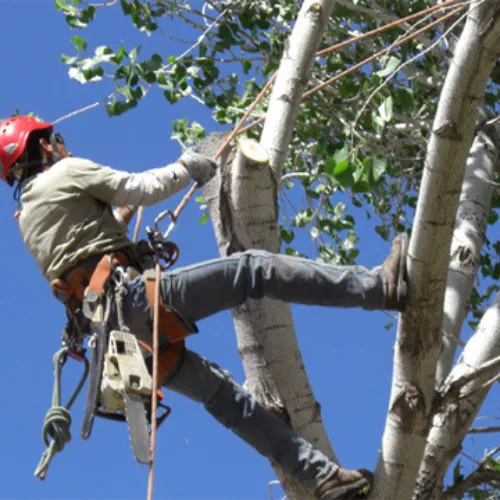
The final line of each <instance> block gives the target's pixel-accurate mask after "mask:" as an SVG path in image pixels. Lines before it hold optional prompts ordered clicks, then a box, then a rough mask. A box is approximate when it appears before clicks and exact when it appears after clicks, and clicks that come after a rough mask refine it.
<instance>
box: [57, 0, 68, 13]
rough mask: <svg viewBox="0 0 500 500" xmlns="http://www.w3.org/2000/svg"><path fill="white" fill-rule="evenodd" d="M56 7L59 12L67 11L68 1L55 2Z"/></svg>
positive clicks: (58, 0)
mask: <svg viewBox="0 0 500 500" xmlns="http://www.w3.org/2000/svg"><path fill="white" fill-rule="evenodd" d="M55 6H56V9H57V10H62V11H63V12H64V11H66V10H67V9H68V7H69V5H68V2H66V0H55Z"/></svg>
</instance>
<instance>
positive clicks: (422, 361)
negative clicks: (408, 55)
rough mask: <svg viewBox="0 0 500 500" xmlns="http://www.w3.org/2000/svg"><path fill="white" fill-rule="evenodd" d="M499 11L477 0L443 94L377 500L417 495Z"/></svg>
mask: <svg viewBox="0 0 500 500" xmlns="http://www.w3.org/2000/svg"><path fill="white" fill-rule="evenodd" d="M499 16H500V12H499V7H498V4H497V3H479V2H474V3H473V4H472V6H471V9H470V11H469V15H468V18H467V21H466V24H465V27H464V30H463V32H462V35H461V37H460V41H459V43H458V45H457V48H456V53H455V56H454V58H453V63H452V64H451V66H450V70H449V72H448V74H447V76H446V80H445V83H444V87H443V91H442V94H441V98H440V100H439V105H438V110H437V114H436V118H435V121H434V125H433V131H432V134H431V137H430V141H429V145H428V150H427V155H426V160H425V169H424V174H423V178H422V183H421V187H420V196H419V203H418V206H417V211H416V214H415V224H414V227H413V233H412V238H411V241H410V249H409V256H408V275H409V299H408V307H407V310H406V312H405V313H404V314H403V315H402V316H401V319H400V322H399V326H398V335H397V341H396V346H395V353H394V354H395V356H394V371H393V384H392V390H391V396H390V405H389V413H388V417H387V422H386V428H385V431H384V436H383V441H382V451H381V455H380V458H379V462H378V465H377V471H376V472H377V474H376V480H375V485H374V491H373V497H374V498H384V500H389V499H395V500H406V499H410V498H411V497H412V495H413V490H414V485H415V480H416V477H417V473H418V470H419V466H420V462H421V460H422V456H423V451H424V447H425V443H426V436H427V433H428V430H429V425H430V418H431V415H432V412H433V408H434V403H435V373H436V364H437V360H438V358H439V355H440V351H441V338H442V332H441V330H442V324H443V304H444V292H445V286H446V275H447V269H448V262H449V251H450V244H451V237H452V231H453V225H454V222H455V218H456V213H457V206H458V201H459V196H460V192H461V189H460V188H461V185H462V183H463V179H464V171H465V165H466V159H467V154H468V151H469V149H470V147H471V144H472V140H473V137H474V127H475V122H476V117H477V111H478V106H479V104H480V102H481V99H482V96H483V93H484V88H485V86H486V83H487V80H488V77H489V75H490V73H491V69H492V66H493V64H494V62H495V61H496V58H497V56H498V43H499V41H500V36H499V35H500V22H499V21H498V17H499Z"/></svg>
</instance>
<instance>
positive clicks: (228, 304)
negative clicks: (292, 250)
mask: <svg viewBox="0 0 500 500" xmlns="http://www.w3.org/2000/svg"><path fill="white" fill-rule="evenodd" d="M0 166H1V173H0V177H1V178H2V179H3V180H4V181H6V182H7V183H8V184H9V185H11V186H12V185H16V189H15V197H16V198H17V199H18V201H19V214H18V221H19V228H20V232H21V236H22V238H23V240H24V242H25V244H26V246H27V247H28V249H29V250H30V252H31V254H32V255H33V257H34V258H35V260H36V262H37V263H38V265H39V267H40V269H41V270H42V273H43V274H44V276H45V277H46V278H47V279H48V280H49V281H50V282H51V284H52V286H53V288H54V292H55V294H56V296H58V297H59V298H62V300H63V301H64V302H65V304H66V306H67V307H69V308H70V309H71V308H73V312H74V313H75V314H76V307H74V306H72V303H71V301H70V300H69V299H68V295H67V294H66V295H65V293H66V292H67V289H69V290H70V291H72V292H74V291H75V289H76V288H78V287H80V289H79V293H81V294H82V295H83V290H84V288H83V285H81V281H82V280H81V275H82V274H81V273H82V272H84V273H85V272H87V271H88V270H89V269H90V276H89V278H91V277H92V274H93V272H94V269H95V266H96V263H97V262H98V261H100V259H101V256H102V255H105V254H109V253H111V252H122V253H123V254H125V255H128V257H127V258H128V263H129V264H130V261H131V260H133V258H134V257H133V256H132V254H133V252H134V248H135V247H134V245H133V243H132V242H131V241H130V240H129V238H128V237H127V232H126V223H127V222H128V221H129V220H130V218H131V217H132V215H133V212H134V210H135V209H134V207H137V206H139V205H145V206H148V205H152V204H154V203H158V202H160V201H162V200H164V199H166V198H168V197H169V196H171V195H173V194H174V193H176V192H177V191H179V190H181V189H183V188H185V187H186V186H187V185H188V183H189V182H190V180H191V179H192V180H195V181H196V182H198V183H199V184H200V185H201V184H204V183H205V182H207V181H209V180H210V179H211V178H212V177H213V176H214V174H215V167H216V164H215V163H214V162H212V161H211V160H210V159H208V158H206V157H204V156H202V155H199V154H196V153H194V152H192V151H187V152H186V153H184V154H183V155H182V156H181V158H180V160H179V162H178V163H175V164H172V165H168V166H166V167H163V168H158V169H154V170H149V171H146V172H143V173H138V174H129V173H125V172H120V171H116V170H113V169H111V168H109V167H103V166H100V165H98V164H95V163H93V162H91V161H89V160H84V159H79V158H73V157H72V156H71V155H70V154H69V153H68V151H67V150H66V147H65V145H64V141H63V140H62V137H61V136H60V135H59V134H54V132H53V127H52V126H51V125H50V124H49V123H46V122H43V121H40V120H38V119H35V118H31V117H23V116H18V117H13V118H10V119H7V120H5V121H3V122H2V123H0ZM112 206H115V207H119V208H117V209H116V211H115V212H113V211H112V209H111V207H112ZM406 244H407V239H406V236H400V237H398V238H396V239H395V240H394V242H393V246H392V249H391V253H390V255H389V257H388V258H387V259H386V261H385V262H384V264H383V265H382V266H381V267H379V268H375V269H374V270H371V271H369V270H366V269H364V268H359V267H354V266H351V267H347V266H333V265H327V264H322V263H317V262H313V261H310V260H306V259H298V258H292V257H288V256H283V255H274V254H269V253H267V252H262V251H246V252H244V253H242V254H235V255H231V256H229V257H227V258H222V259H215V260H212V261H210V262H203V263H200V264H197V265H193V266H190V267H186V268H181V269H176V270H173V271H169V272H164V273H162V277H161V298H162V301H163V303H164V304H165V305H166V306H168V307H169V308H172V310H174V311H176V313H177V314H178V315H179V317H181V318H182V320H183V324H185V325H188V326H187V328H188V329H190V330H191V331H195V329H196V327H195V322H196V321H198V320H200V319H202V318H205V317H207V316H210V315H212V314H215V313H216V312H218V311H222V310H225V309H229V308H232V307H236V306H239V305H241V304H242V303H243V302H245V301H246V300H247V299H248V298H253V299H260V298H263V297H270V298H273V299H277V300H282V301H286V302H290V303H301V304H315V305H323V306H331V307H335V306H337V307H339V306H340V307H362V308H364V309H385V310H399V311H401V310H403V309H404V304H405V300H406V282H405V260H406ZM82 270H83V271H82ZM75 276H78V277H79V278H78V280H80V281H78V280H77V285H75V284H74V283H75ZM85 284H87V282H85ZM80 285H81V286H80ZM65 286H66V289H65V288H64V287H65ZM145 288H146V286H145V280H144V277H143V276H142V275H140V274H139V275H138V276H137V275H136V276H135V277H133V278H130V280H129V281H128V282H127V283H126V284H125V296H124V298H123V300H124V308H123V311H124V319H125V323H126V324H127V325H128V327H129V328H130V329H131V331H132V332H133V333H134V334H136V335H137V337H138V338H140V339H142V340H144V341H146V342H149V343H151V307H150V303H149V302H148V300H147V297H146V295H147V294H146V291H145ZM214 290H216V291H217V292H216V293H214V292H213V291H214ZM73 298H74V297H73ZM85 300H87V299H85ZM114 316H116V314H112V315H111V317H110V319H109V322H110V325H111V326H113V325H116V322H117V319H116V318H115V317H114ZM162 333H163V334H165V336H167V337H168V335H167V333H168V332H162ZM162 342H163V343H164V344H166V345H170V344H169V343H168V342H166V341H165V339H164V338H163V341H162ZM173 345H174V344H173ZM171 368H172V367H171ZM163 385H164V386H165V387H168V388H169V389H171V390H174V391H177V392H179V393H181V394H184V395H185V396H187V397H189V398H191V399H193V400H195V401H198V402H201V403H203V404H204V406H205V408H206V410H207V411H208V412H209V413H210V414H211V415H213V416H214V417H215V418H216V419H217V420H218V421H219V422H220V423H222V424H223V425H224V426H226V427H228V428H230V429H231V430H232V431H233V432H234V433H235V434H237V435H238V436H240V437H241V438H242V439H243V440H245V441H246V442H247V443H248V444H250V445H251V446H252V447H253V448H254V449H256V450H257V451H259V452H260V453H261V454H263V455H265V456H266V457H268V458H271V459H273V460H274V461H276V462H277V463H278V464H279V465H280V466H281V467H282V468H283V470H284V471H286V472H287V473H289V474H291V475H293V476H294V477H295V478H297V480H299V481H300V482H301V483H302V484H303V485H304V486H305V487H308V488H313V489H314V490H315V494H316V496H317V498H320V499H322V500H334V499H345V498H354V496H355V495H356V493H358V492H360V491H361V490H362V489H363V488H365V487H366V486H367V485H368V484H369V483H370V482H371V479H372V474H371V473H370V472H369V471H366V470H363V469H361V470H357V471H354V470H353V471H349V470H344V469H341V468H339V467H338V466H337V465H336V464H334V463H333V462H332V461H331V460H329V459H328V458H327V457H326V456H325V455H324V454H323V453H322V452H320V451H319V450H317V449H315V448H314V447H313V446H312V445H311V444H310V443H308V442H307V441H305V440H304V439H303V438H302V437H300V436H299V435H297V434H296V433H295V432H294V431H293V429H291V428H290V427H289V426H288V425H287V424H286V423H284V422H282V421H281V420H280V419H278V418H276V417H274V416H272V415H271V414H270V413H269V412H268V411H267V410H266V409H265V408H263V407H262V406H260V405H259V404H258V403H257V402H256V401H255V400H254V399H253V397H252V396H251V395H250V394H248V393H247V392H245V391H244V390H243V389H242V388H241V387H240V386H238V385H237V384H236V383H235V382H234V381H233V379H232V378H231V376H230V375H229V374H228V373H227V372H225V371H223V370H221V369H220V368H219V367H218V366H217V365H215V364H213V363H211V362H209V361H207V360H206V359H204V358H202V357H200V356H198V355H197V354H195V353H194V352H192V351H189V350H184V349H182V352H181V355H180V356H179V358H178V363H177V366H176V367H175V368H172V370H171V372H170V373H169V375H168V377H165V378H164V379H163Z"/></svg>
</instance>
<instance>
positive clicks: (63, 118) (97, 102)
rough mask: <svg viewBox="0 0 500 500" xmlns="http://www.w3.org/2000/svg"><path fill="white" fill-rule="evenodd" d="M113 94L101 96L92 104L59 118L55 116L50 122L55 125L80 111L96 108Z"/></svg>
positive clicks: (113, 93)
mask: <svg viewBox="0 0 500 500" xmlns="http://www.w3.org/2000/svg"><path fill="white" fill-rule="evenodd" d="M114 95H115V92H112V93H111V94H109V95H107V96H106V97H103V98H102V99H99V100H98V101H96V102H94V103H93V104H89V105H88V106H85V107H83V108H81V109H77V110H76V111H73V112H71V113H68V114H67V115H64V116H61V117H60V118H57V120H54V121H53V122H52V125H57V124H58V123H61V122H62V121H64V120H67V119H68V118H73V117H74V116H76V115H79V114H81V113H84V112H85V111H90V110H91V109H94V108H97V107H98V106H100V105H101V104H104V103H105V102H107V101H109V100H110V99H111V97H113V96H114Z"/></svg>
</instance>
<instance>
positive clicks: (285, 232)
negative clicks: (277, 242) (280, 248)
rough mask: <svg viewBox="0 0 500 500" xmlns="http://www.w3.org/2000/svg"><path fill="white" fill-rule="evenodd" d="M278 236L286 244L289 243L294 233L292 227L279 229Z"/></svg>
mask: <svg viewBox="0 0 500 500" xmlns="http://www.w3.org/2000/svg"><path fill="white" fill-rule="evenodd" d="M280 238H281V240H282V241H284V242H285V243H286V244H287V245H289V244H290V243H291V242H292V241H293V240H294V238H295V233H294V232H293V230H292V229H281V231H280Z"/></svg>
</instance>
